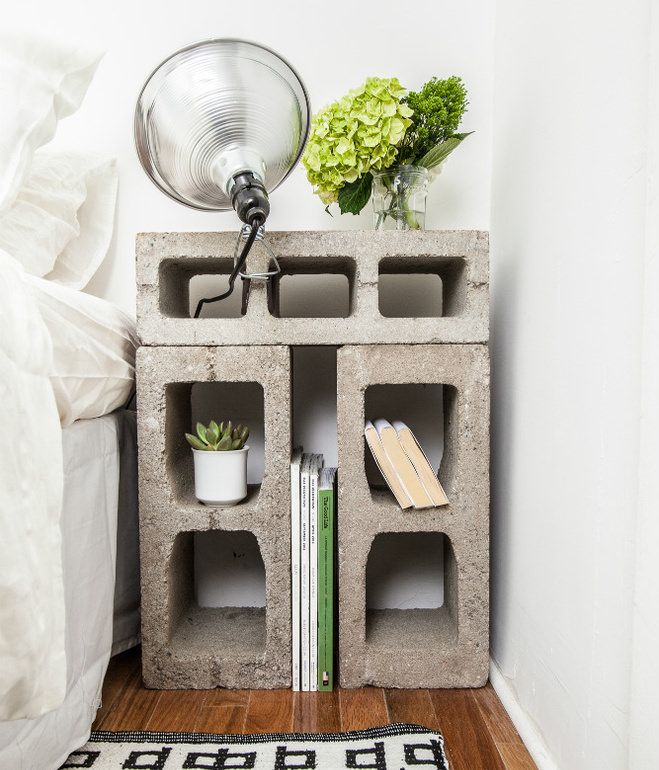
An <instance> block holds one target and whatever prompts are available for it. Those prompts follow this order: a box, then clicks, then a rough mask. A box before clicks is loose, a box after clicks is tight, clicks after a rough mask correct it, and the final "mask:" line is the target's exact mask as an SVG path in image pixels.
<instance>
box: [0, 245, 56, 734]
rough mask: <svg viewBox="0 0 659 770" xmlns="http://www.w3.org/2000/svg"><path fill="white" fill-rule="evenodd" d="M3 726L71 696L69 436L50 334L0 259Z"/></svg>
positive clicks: (11, 263)
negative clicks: (64, 515) (64, 533)
mask: <svg viewBox="0 0 659 770" xmlns="http://www.w3.org/2000/svg"><path fill="white" fill-rule="evenodd" d="M0 275H1V276H2V281H1V282H0V372H1V375H0V425H2V432H1V433H0V531H1V532H2V536H1V537H0V565H2V569H0V719H2V720H4V719H19V718H25V717H35V716H38V715H40V714H43V713H45V712H47V711H49V710H51V709H54V708H57V706H59V705H60V703H61V702H62V700H63V699H64V695H65V689H66V657H65V647H64V586H63V578H62V561H61V559H62V556H61V535H60V526H59V524H60V515H61V508H62V478H63V477H62V435H61V427H60V420H59V416H58V411H57V405H56V403H55V396H54V394H53V389H52V387H51V384H50V380H49V376H48V375H49V369H50V366H51V361H52V346H51V340H50V336H49V333H48V329H47V328H46V326H45V324H44V323H43V321H42V319H41V315H40V313H39V311H38V308H37V306H36V303H35V301H34V300H33V298H32V297H31V296H30V293H29V292H28V291H27V290H26V288H25V286H24V283H23V276H22V274H21V268H20V266H18V265H17V263H16V262H15V260H13V259H12V258H11V257H9V256H8V255H7V254H5V253H4V252H2V251H0Z"/></svg>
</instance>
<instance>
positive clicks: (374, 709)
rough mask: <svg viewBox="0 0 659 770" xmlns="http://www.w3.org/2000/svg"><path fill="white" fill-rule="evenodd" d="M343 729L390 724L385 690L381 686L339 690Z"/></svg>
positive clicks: (360, 728) (362, 728) (358, 728)
mask: <svg viewBox="0 0 659 770" xmlns="http://www.w3.org/2000/svg"><path fill="white" fill-rule="evenodd" d="M339 707H340V710H341V730H343V731H344V732H345V731H347V730H364V729H366V728H367V727H375V726H378V725H386V724H389V715H388V714H387V704H386V702H385V699H384V692H383V690H381V689H380V688H379V687H364V688H361V689H359V690H345V689H341V690H340V691H339Z"/></svg>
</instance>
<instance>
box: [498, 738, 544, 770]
mask: <svg viewBox="0 0 659 770" xmlns="http://www.w3.org/2000/svg"><path fill="white" fill-rule="evenodd" d="M497 748H498V749H499V754H501V758H502V759H503V761H504V763H505V765H506V770H538V766H537V765H536V763H535V762H534V761H533V759H532V758H531V755H530V754H529V752H528V749H527V748H526V746H525V745H524V744H523V743H522V744H521V745H520V744H519V743H499V744H497Z"/></svg>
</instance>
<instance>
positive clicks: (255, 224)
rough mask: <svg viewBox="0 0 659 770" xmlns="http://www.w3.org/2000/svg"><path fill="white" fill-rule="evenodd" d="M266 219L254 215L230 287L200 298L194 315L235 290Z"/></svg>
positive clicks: (232, 274)
mask: <svg viewBox="0 0 659 770" xmlns="http://www.w3.org/2000/svg"><path fill="white" fill-rule="evenodd" d="M264 221H265V219H264V218H263V217H261V216H255V217H252V219H251V220H250V222H249V226H250V227H251V228H252V229H251V231H250V233H249V235H248V236H247V241H246V243H245V245H244V246H243V250H242V251H241V252H240V257H239V258H238V261H237V262H236V264H235V265H234V268H233V272H232V273H231V275H230V276H229V289H228V290H227V291H225V292H224V294H219V295H218V296H217V297H204V298H203V299H200V300H199V302H198V303H197V309H196V310H195V313H194V317H195V318H199V315H200V314H201V310H202V308H203V306H204V305H205V304H206V303H210V302H219V301H220V300H222V299H226V298H227V297H228V296H229V295H230V294H231V292H232V291H233V284H234V283H235V281H236V278H237V277H238V273H239V272H240V271H241V270H242V269H243V265H244V264H245V262H246V261H247V255H248V254H249V252H250V249H251V248H252V244H253V243H254V241H255V240H256V236H257V235H258V232H259V227H261V225H262V224H263V223H264Z"/></svg>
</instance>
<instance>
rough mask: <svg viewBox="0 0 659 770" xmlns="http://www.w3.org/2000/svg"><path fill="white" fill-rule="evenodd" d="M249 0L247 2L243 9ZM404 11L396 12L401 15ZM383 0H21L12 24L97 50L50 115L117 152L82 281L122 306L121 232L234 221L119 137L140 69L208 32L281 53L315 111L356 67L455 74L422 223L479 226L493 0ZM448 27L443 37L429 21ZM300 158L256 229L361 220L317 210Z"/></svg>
mask: <svg viewBox="0 0 659 770" xmlns="http://www.w3.org/2000/svg"><path fill="white" fill-rule="evenodd" d="M248 7H249V11H248V10H247V8H248ZM403 15H404V14H403ZM401 18H402V17H401V6H400V3H398V2H393V0H380V1H379V2H375V0H367V1H366V2H353V1H352V0H337V2H332V3H331V4H327V3H321V2H317V1H314V0H312V1H310V2H307V3H300V2H294V0H278V2H269V1H266V0H252V2H250V3H249V6H246V5H245V4H243V3H236V2H227V0H224V1H223V2H222V1H219V2H218V0H189V1H188V2H184V3H181V2H173V1H172V0H138V1H137V2H136V1H135V0H132V1H129V0H115V2H112V3H107V2H99V1H98V0H86V1H85V0H61V2H57V3H49V2H46V0H22V2H21V3H17V4H15V7H14V8H13V14H12V22H13V24H14V25H15V26H17V27H21V26H22V27H25V26H28V27H29V26H30V25H32V24H35V23H36V24H37V25H38V27H39V28H40V29H41V30H42V31H43V32H52V33H53V34H56V35H62V36H65V37H67V38H68V39H72V40H76V41H80V40H83V41H86V42H87V43H88V44H89V45H90V46H92V47H94V48H100V49H102V50H105V51H106V55H105V57H104V59H103V61H102V62H101V64H100V67H99V70H98V73H97V75H96V77H95V79H94V81H93V83H92V85H91V87H90V90H89V92H88V95H87V98H86V100H85V102H84V104H83V106H82V108H81V109H80V111H79V112H78V113H77V114H75V115H73V116H71V117H70V118H67V119H66V120H65V121H62V123H60V126H59V130H58V135H57V137H56V140H55V144H56V145H64V146H71V145H75V146H78V147H81V148H88V149H94V150H104V151H107V152H108V153H110V154H112V155H114V156H116V157H117V159H118V164H119V170H120V180H121V181H120V185H121V189H120V192H119V202H118V218H117V230H116V238H115V241H114V243H113V245H112V250H111V253H110V255H109V258H108V259H107V260H106V263H105V264H104V265H103V266H102V268H101V270H100V271H99V273H98V275H97V277H96V278H95V279H93V280H92V282H91V284H90V286H89V291H91V292H92V293H98V294H102V295H104V296H107V297H108V298H110V299H112V300H114V301H116V302H118V303H119V304H120V305H121V306H122V307H124V308H125V309H127V310H128V311H130V312H134V307H135V280H134V265H133V259H134V238H135V233H136V232H141V231H162V230H165V231H167V230H169V231H185V230H229V231H234V230H235V231H236V232H237V231H238V225H239V222H238V219H237V218H236V217H235V215H234V214H233V212H221V213H216V214H213V213H206V212H195V211H192V210H190V209H187V208H185V207H183V206H180V205H178V204H176V203H174V202H173V201H170V200H169V199H167V198H166V197H165V196H164V195H163V194H162V193H160V191H158V190H157V189H156V188H155V186H154V185H153V184H152V183H151V182H150V181H149V180H148V179H147V177H146V176H145V174H144V173H143V171H142V169H141V167H140V166H139V163H138V161H137V158H136V155H135V152H134V149H133V139H132V120H133V111H134V108H135V100H136V98H137V95H138V93H139V90H140V88H141V86H142V84H143V82H144V80H145V79H146V78H147V76H148V75H149V74H150V73H151V71H152V70H153V69H154V68H155V67H156V66H157V65H158V64H159V63H160V62H161V61H162V60H163V59H164V58H165V57H166V56H168V55H169V54H171V53H173V52H174V51H175V50H177V49H178V48H180V47H182V46H183V45H186V44H188V43H190V42H194V41H196V40H200V39H204V38H208V37H243V38H247V39H250V40H255V41H257V42H260V43H263V44H265V45H269V46H271V47H272V48H274V49H275V50H276V51H278V52H279V53H280V54H282V55H283V56H285V57H286V58H287V59H289V60H290V62H291V63H292V64H293V66H294V67H295V68H296V69H297V70H298V72H299V73H300V75H301V77H302V79H303V80H304V82H305V84H306V86H307V88H308V91H309V95H310V98H311V102H312V106H313V107H314V108H315V109H318V108H320V107H321V106H323V105H324V104H326V103H328V102H329V101H333V100H334V99H337V98H339V97H341V96H342V95H343V94H344V93H346V92H347V91H348V90H349V89H350V88H353V87H356V86H358V85H359V84H360V83H362V82H363V80H364V79H365V78H366V77H367V76H369V75H379V76H382V77H391V76H394V75H395V76H397V77H398V78H399V80H400V81H401V83H403V84H404V85H405V86H407V87H408V88H411V89H416V88H420V87H421V85H422V84H423V83H424V82H425V80H427V79H428V78H429V77H431V76H432V75H437V76H439V77H448V76H449V75H452V74H459V75H461V76H462V78H463V79H464V82H465V84H466V86H467V88H468V89H469V93H470V99H471V108H470V111H469V113H468V114H467V117H466V118H465V121H464V123H463V126H464V130H472V129H474V130H475V131H476V133H475V134H474V135H473V136H471V137H469V139H468V140H467V141H466V142H465V145H463V148H461V150H460V151H458V152H456V153H455V155H454V157H453V158H452V159H451V161H450V163H449V164H447V166H446V169H445V171H444V172H443V173H442V183H441V185H436V186H435V187H434V188H433V189H432V190H431V193H430V202H431V204H432V205H431V214H430V216H429V217H428V221H427V225H428V226H429V227H432V228H443V227H459V228H462V227H465V228H466V227H468V228H475V227H476V228H487V226H488V224H489V173H490V149H491V148H490V138H491V130H490V129H491V120H492V118H491V113H490V103H491V66H490V65H491V61H492V27H493V19H494V2H493V0H469V1H468V2H465V3H461V4H455V3H451V2H449V1H448V0H439V2H422V3H420V4H418V5H417V6H416V9H415V11H414V12H410V14H409V24H408V25H407V28H405V29H402V28H401ZM442 29H450V30H451V34H450V35H443V34H438V30H442ZM310 191H311V186H310V185H309V183H308V182H307V181H306V177H305V174H304V169H302V167H298V168H297V169H296V171H295V172H294V173H293V175H292V176H291V177H290V178H289V179H288V180H287V181H286V182H285V184H284V185H282V187H281V188H279V190H277V191H275V192H274V193H273V194H272V196H271V204H272V213H271V215H270V217H269V219H268V225H267V226H268V229H270V230H288V229H292V230H305V229H308V230H314V229H351V228H362V227H370V226H371V212H370V211H368V212H366V213H362V215H361V216H360V217H353V216H352V215H345V216H336V217H334V218H332V217H330V216H329V215H327V214H326V213H325V212H324V206H323V205H322V204H321V203H320V201H319V199H318V198H316V196H314V195H312V194H311V193H310Z"/></svg>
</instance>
